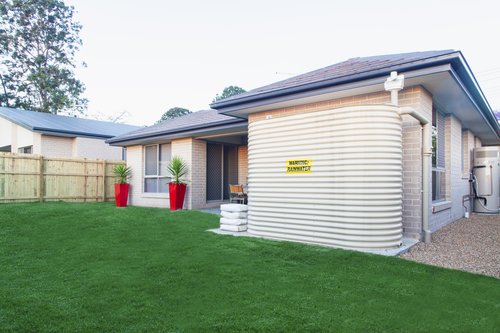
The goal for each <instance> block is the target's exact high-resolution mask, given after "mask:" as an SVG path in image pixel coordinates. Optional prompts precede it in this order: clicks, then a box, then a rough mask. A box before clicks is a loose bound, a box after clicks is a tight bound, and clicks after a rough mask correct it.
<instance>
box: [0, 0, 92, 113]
mask: <svg viewBox="0 0 500 333" xmlns="http://www.w3.org/2000/svg"><path fill="white" fill-rule="evenodd" d="M73 14H74V8H73V7H72V6H66V5H65V4H64V2H63V1H62V0H1V1H0V81H1V82H0V83H1V85H0V95H1V96H2V97H1V98H0V105H2V106H10V107H19V108H23V109H30V110H34V111H41V112H51V113H54V114H57V113H58V112H60V111H67V112H69V113H82V112H83V111H84V110H86V107H87V100H86V99H85V98H82V97H81V95H82V93H83V92H84V90H85V87H84V85H83V84H82V83H81V82H80V81H79V80H78V79H76V78H75V75H74V73H73V70H74V68H75V67H76V66H75V53H76V52H77V51H78V49H79V46H80V45H81V44H82V41H81V39H80V38H79V33H80V29H81V27H82V26H81V25H80V24H79V23H77V22H75V21H74V20H73Z"/></svg>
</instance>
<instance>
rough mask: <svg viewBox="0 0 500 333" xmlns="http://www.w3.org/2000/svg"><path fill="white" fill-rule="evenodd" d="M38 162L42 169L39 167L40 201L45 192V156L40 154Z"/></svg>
mask: <svg viewBox="0 0 500 333" xmlns="http://www.w3.org/2000/svg"><path fill="white" fill-rule="evenodd" d="M38 163H39V164H40V169H39V174H38V176H39V177H38V200H39V201H40V202H42V201H43V192H44V188H43V183H44V182H43V178H44V177H43V176H44V174H43V156H42V155H40V156H39V157H38Z"/></svg>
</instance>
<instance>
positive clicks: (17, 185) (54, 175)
mask: <svg viewBox="0 0 500 333" xmlns="http://www.w3.org/2000/svg"><path fill="white" fill-rule="evenodd" d="M124 163H125V162H124V161H106V160H93V159H76V158H55V157H44V156H39V155H29V154H11V153H0V203H1V202H20V201H59V200H63V201H108V200H113V199H114V183H115V181H114V179H115V177H114V176H113V168H114V166H115V165H118V164H124Z"/></svg>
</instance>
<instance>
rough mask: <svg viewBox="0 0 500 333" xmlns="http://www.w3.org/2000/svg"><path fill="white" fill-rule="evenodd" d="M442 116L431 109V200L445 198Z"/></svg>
mask: <svg viewBox="0 0 500 333" xmlns="http://www.w3.org/2000/svg"><path fill="white" fill-rule="evenodd" d="M444 130H445V129H444V116H443V115H441V114H440V113H439V112H437V110H436V109H433V110H432V201H442V200H444V199H445V188H446V182H445V180H446V179H445V175H446V173H445V156H444V155H445V147H444V141H445V140H444Z"/></svg>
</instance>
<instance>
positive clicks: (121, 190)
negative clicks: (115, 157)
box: [113, 164, 132, 207]
mask: <svg viewBox="0 0 500 333" xmlns="http://www.w3.org/2000/svg"><path fill="white" fill-rule="evenodd" d="M113 174H114V175H115V177H116V183H115V198H116V207H127V201H128V191H129V184H128V180H129V178H130V176H132V169H131V168H130V167H128V166H126V165H124V164H118V165H116V166H115V167H114V168H113Z"/></svg>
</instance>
